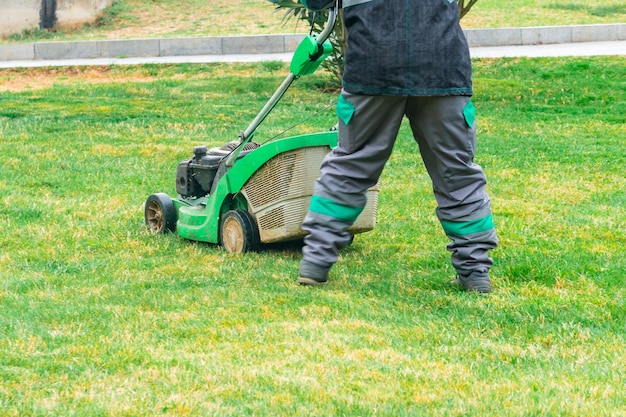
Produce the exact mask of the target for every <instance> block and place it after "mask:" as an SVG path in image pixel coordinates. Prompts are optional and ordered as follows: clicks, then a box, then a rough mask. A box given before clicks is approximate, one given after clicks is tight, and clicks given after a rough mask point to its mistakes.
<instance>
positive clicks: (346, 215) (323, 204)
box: [309, 195, 363, 223]
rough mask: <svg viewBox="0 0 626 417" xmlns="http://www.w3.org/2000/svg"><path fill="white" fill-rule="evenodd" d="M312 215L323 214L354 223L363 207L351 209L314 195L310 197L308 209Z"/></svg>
mask: <svg viewBox="0 0 626 417" xmlns="http://www.w3.org/2000/svg"><path fill="white" fill-rule="evenodd" d="M309 210H311V211H312V212H314V213H320V214H324V215H326V216H330V217H334V218H336V219H339V220H342V221H345V222H350V223H354V222H355V221H356V219H357V218H358V217H359V214H361V212H362V211H363V207H351V206H346V205H344V204H340V203H337V202H336V201H333V200H329V199H327V198H324V197H320V196H317V195H314V196H313V197H311V206H310V207H309Z"/></svg>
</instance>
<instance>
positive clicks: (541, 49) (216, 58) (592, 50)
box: [0, 41, 626, 68]
mask: <svg viewBox="0 0 626 417" xmlns="http://www.w3.org/2000/svg"><path fill="white" fill-rule="evenodd" d="M470 53H471V55H472V57H473V58H497V57H517V56H526V57H558V56H598V55H620V56H626V41H612V42H575V43H562V44H550V45H519V46H487V47H475V48H470ZM292 56H293V53H291V52H283V53H269V54H268V53H258V54H229V55H213V54H211V55H184V56H160V57H135V58H91V59H90V58H84V59H58V60H55V59H48V60H21V61H20V60H15V61H0V68H24V67H48V66H53V67H56V66H80V65H84V66H87V65H137V64H172V63H208V62H258V61H286V62H288V61H290V60H291V58H292Z"/></svg>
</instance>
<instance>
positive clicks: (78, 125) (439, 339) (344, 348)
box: [0, 57, 626, 416]
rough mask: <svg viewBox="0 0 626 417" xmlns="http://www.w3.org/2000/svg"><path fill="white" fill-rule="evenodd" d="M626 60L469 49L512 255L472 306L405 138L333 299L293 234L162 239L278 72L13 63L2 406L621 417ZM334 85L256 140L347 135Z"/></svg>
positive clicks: (0, 252)
mask: <svg viewBox="0 0 626 417" xmlns="http://www.w3.org/2000/svg"><path fill="white" fill-rule="evenodd" d="M623 68H624V59H623V58H621V57H602V58H600V57H599V58H558V59H493V60H477V61H475V77H474V79H475V90H476V94H475V97H474V101H475V103H476V106H477V108H478V112H479V115H478V123H479V147H478V150H477V156H476V160H477V162H478V163H480V164H481V165H482V166H483V167H484V169H485V171H486V173H487V176H488V180H489V192H490V194H491V197H492V199H493V207H494V216H495V220H496V224H497V227H498V233H499V236H500V241H501V245H500V247H499V248H498V249H497V250H495V251H493V253H492V255H493V257H494V260H495V267H494V269H493V283H494V292H493V294H491V295H489V296H488V297H480V296H476V295H473V294H465V293H462V292H460V291H459V290H458V289H455V288H454V287H452V286H450V285H449V281H450V280H451V279H452V278H453V271H452V269H451V268H450V266H449V254H448V253H447V252H446V250H445V245H446V243H447V239H446V238H445V236H444V235H443V232H442V231H441V227H440V225H439V224H438V222H437V220H436V217H435V214H434V208H435V203H434V199H433V197H432V191H431V186H430V183H429V180H428V177H427V175H426V173H425V171H424V168H423V166H422V162H421V159H420V156H419V153H418V150H417V148H416V145H415V144H414V142H413V140H412V138H411V135H410V131H409V129H408V126H406V125H404V126H403V128H402V131H401V134H400V137H399V139H398V142H397V146H396V149H395V152H394V155H393V156H392V159H391V160H390V162H389V164H388V166H387V168H386V170H385V172H384V174H383V178H382V191H381V194H380V202H379V216H378V224H377V226H376V229H375V230H374V231H372V232H369V233H366V234H363V235H359V236H357V239H356V240H355V243H354V245H353V246H351V247H350V248H349V249H348V250H346V251H345V252H344V253H343V254H342V257H341V259H340V262H339V263H338V264H337V266H336V267H335V268H334V269H333V272H332V276H331V282H330V284H329V285H328V286H327V287H326V288H324V289H309V288H301V287H299V286H298V285H296V283H295V277H296V274H297V269H298V262H299V259H300V248H299V245H298V244H294V245H279V246H272V247H268V248H264V250H262V251H261V252H259V253H251V254H246V255H243V256H235V255H231V254H228V253H226V252H224V251H223V250H222V249H221V248H220V247H218V246H215V245H207V244H202V243H193V242H189V241H185V240H183V239H181V238H179V237H177V236H176V235H165V236H164V235H160V236H154V235H151V234H149V233H147V232H146V230H145V228H144V225H143V211H142V210H143V203H144V201H145V199H146V198H147V197H148V196H149V195H150V194H152V193H154V192H159V191H162V192H167V193H169V194H170V195H173V194H175V186H174V179H175V173H176V167H177V164H178V162H180V161H181V160H183V159H185V158H189V157H190V156H191V151H192V149H193V147H194V146H196V145H199V144H206V145H208V146H217V145H221V144H223V143H225V142H227V141H230V140H233V139H236V137H237V134H238V133H239V132H240V131H241V130H242V129H244V128H245V127H246V126H247V124H248V123H249V121H250V120H252V118H253V117H254V115H255V114H256V112H257V111H258V110H259V109H260V108H261V106H262V105H263V104H264V103H265V101H266V99H267V97H269V96H270V95H271V93H272V92H273V91H274V89H275V88H276V87H277V86H278V84H279V83H280V81H281V80H282V78H283V77H284V76H285V75H286V72H287V68H286V66H285V64H282V63H264V64H245V65H234V64H231V65H229V64H211V65H172V66H154V65H146V66H138V67H107V68H102V69H99V70H94V69H88V68H85V69H62V68H58V69H29V70H3V71H0V90H1V92H0V224H2V227H0V311H1V312H2V314H0V381H2V382H1V383H0V409H1V410H2V412H1V414H3V415H9V416H11V415H16V416H17V415H20V416H21V415H59V416H61V415H63V416H66V415H103V416H107V415H111V416H113V415H115V416H119V415H129V416H130V415H133V416H141V415H146V416H147V415H170V416H174V415H176V416H180V415H194V416H196V415H220V416H221V415H267V416H275V415H302V416H305V415H306V416H309V415H353V416H362V415H387V416H402V415H407V416H409V415H411V416H414V415H476V416H479V415H480V416H484V415H492V416H496V415H498V416H500V415H503V414H506V415H519V416H522V415H559V416H568V415H569V416H580V415H594V416H616V415H623V410H624V409H625V408H626V400H625V398H624V395H623V392H622V391H623V390H622V387H623V386H624V383H625V382H626V376H625V375H624V369H626V363H625V360H624V358H625V357H626V355H625V353H626V352H625V348H624V346H625V342H626V341H625V337H624V334H625V331H626V320H625V317H624V311H626V306H625V304H624V298H625V297H624V296H625V291H624V276H626V263H625V261H624V259H625V256H624V255H625V251H624V247H625V246H626V193H625V191H624V190H626V172H625V171H624V166H626V153H625V152H624V146H623V144H624V141H625V140H626V129H625V126H626V124H625V122H626V116H624V115H625V114H626V92H625V86H624V82H623ZM326 77H327V75H325V74H324V73H319V74H316V75H313V76H311V77H309V78H303V79H301V80H299V81H298V82H296V84H294V86H293V88H292V89H291V90H290V91H289V92H288V93H287V94H286V96H285V97H284V99H283V101H281V103H280V104H279V105H278V107H277V108H276V109H275V111H274V112H273V113H272V114H271V115H270V117H269V118H268V119H267V120H266V121H265V122H264V123H263V125H261V127H260V128H259V131H258V132H257V139H259V140H264V139H265V138H268V137H272V136H273V135H275V134H276V133H279V132H281V131H282V130H284V129H285V128H286V127H288V126H291V125H293V124H295V123H297V122H300V121H302V120H305V119H307V118H309V117H310V116H311V115H312V114H313V113H315V112H318V111H319V110H322V113H321V114H319V115H318V116H316V117H314V118H312V119H309V120H306V121H305V122H304V123H303V124H301V125H299V126H298V127H297V128H295V129H294V130H293V131H292V132H290V134H291V133H293V134H296V133H302V132H309V131H316V130H326V129H327V128H328V127H330V126H332V125H333V124H334V123H335V118H336V117H335V115H334V112H333V110H332V109H329V110H323V109H324V108H325V107H326V106H327V105H328V104H329V103H332V102H334V101H335V100H336V93H325V92H322V90H320V87H322V86H324V85H325V83H326Z"/></svg>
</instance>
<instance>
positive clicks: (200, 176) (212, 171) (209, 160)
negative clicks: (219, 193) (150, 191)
mask: <svg viewBox="0 0 626 417" xmlns="http://www.w3.org/2000/svg"><path fill="white" fill-rule="evenodd" d="M238 144H239V142H237V141H233V142H228V143H226V144H225V145H223V146H222V147H220V148H211V149H209V150H207V147H206V146H196V147H195V148H193V158H191V159H186V160H184V161H182V162H181V163H180V164H178V169H177V171H176V192H177V193H178V194H179V195H180V196H181V197H183V198H200V197H204V196H206V195H208V194H210V193H211V188H212V187H213V182H214V181H215V176H216V175H217V171H218V168H219V166H220V163H222V161H224V159H225V158H226V157H227V156H228V155H229V154H230V153H231V152H232V151H233V150H234V149H235V148H236V147H237V145H238ZM259 146H260V145H259V144H258V143H256V142H248V143H247V144H246V145H245V146H244V148H243V151H242V152H241V154H240V157H243V156H244V155H246V154H248V153H249V152H250V151H252V150H254V149H256V148H258V147H259Z"/></svg>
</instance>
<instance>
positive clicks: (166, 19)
mask: <svg viewBox="0 0 626 417" xmlns="http://www.w3.org/2000/svg"><path fill="white" fill-rule="evenodd" d="M625 19H626V2H625V1H624V0H588V1H585V2H578V1H568V0H527V1H523V2H513V3H511V2H503V1H501V0H479V1H478V2H477V3H476V5H475V6H474V7H473V8H472V10H471V12H470V13H469V14H468V15H467V16H465V17H464V18H463V21H462V24H463V26H464V27H465V28H489V27H521V26H554V25H573V24H601V23H623V22H624V21H625ZM294 32H295V33H305V32H308V28H307V27H305V26H304V25H303V24H302V23H301V22H297V21H294V20H291V21H288V22H287V23H285V22H283V12H277V13H275V12H274V6H273V5H272V4H271V3H270V2H269V1H266V0H239V1H232V0H211V1H210V2H208V1H206V0H185V1H175V0H159V1H154V0H118V1H115V2H114V3H113V5H112V6H111V7H109V8H108V9H106V10H105V11H104V12H103V13H102V15H101V16H100V17H98V18H97V19H96V21H95V22H94V23H93V24H88V25H85V26H84V27H82V28H77V29H68V28H60V29H58V30H55V31H54V32H47V31H45V30H28V31H25V32H23V33H20V34H15V35H12V36H11V37H10V39H9V40H10V41H13V42H34V41H41V40H54V41H71V40H90V39H118V38H152V37H186V36H225V35H241V34H251V35H267V34H276V33H294Z"/></svg>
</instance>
